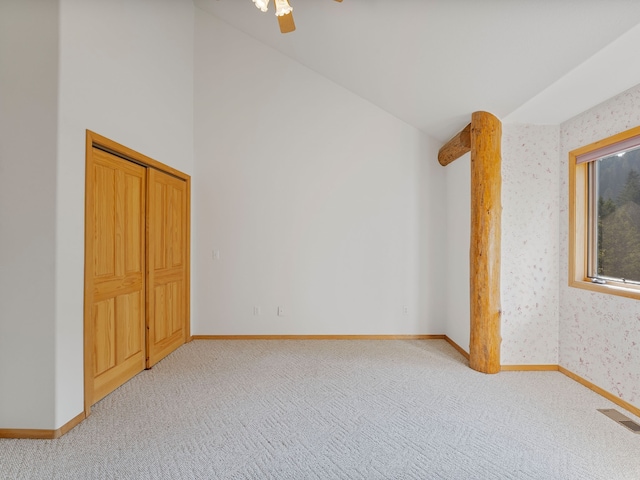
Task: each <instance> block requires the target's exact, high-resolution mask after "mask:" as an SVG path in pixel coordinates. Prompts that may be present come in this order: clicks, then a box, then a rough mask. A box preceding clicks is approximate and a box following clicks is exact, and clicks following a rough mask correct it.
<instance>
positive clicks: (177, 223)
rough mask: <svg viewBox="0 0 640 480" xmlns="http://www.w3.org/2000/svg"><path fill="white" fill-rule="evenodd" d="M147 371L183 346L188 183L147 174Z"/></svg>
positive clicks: (164, 175) (185, 332)
mask: <svg viewBox="0 0 640 480" xmlns="http://www.w3.org/2000/svg"><path fill="white" fill-rule="evenodd" d="M147 184H148V198H147V204H148V209H149V211H148V216H147V219H148V225H147V228H148V236H147V261H148V278H147V280H148V288H147V368H150V367H151V366H153V365H154V364H155V363H157V362H158V361H160V360H161V359H162V358H164V357H165V356H167V355H168V354H169V353H171V352H172V351H174V350H175V349H176V348H178V347H179V346H181V345H182V344H184V343H185V341H186V339H187V338H186V337H187V332H188V328H187V327H188V325H187V322H188V321H189V319H188V310H187V308H186V303H187V302H186V288H187V287H186V285H187V274H188V268H187V259H188V254H187V249H186V248H187V238H188V235H187V231H188V225H189V222H188V218H187V217H188V207H187V205H188V199H187V195H188V192H187V183H186V182H185V181H184V180H181V179H178V178H176V177H174V176H172V175H168V174H166V173H163V172H160V171H158V170H154V169H152V168H150V169H148V172H147Z"/></svg>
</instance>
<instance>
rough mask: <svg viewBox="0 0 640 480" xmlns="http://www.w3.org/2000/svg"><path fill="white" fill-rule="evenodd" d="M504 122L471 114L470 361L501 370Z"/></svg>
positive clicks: (474, 366) (485, 368)
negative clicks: (502, 149) (501, 198)
mask: <svg viewBox="0 0 640 480" xmlns="http://www.w3.org/2000/svg"><path fill="white" fill-rule="evenodd" d="M501 143H502V124H501V123H500V120H498V119H497V118H496V117H495V116H493V115H491V114H490V113H487V112H474V113H473V115H472V116H471V247H470V250H469V257H470V258H469V261H470V274H471V276H470V282H471V285H470V293H471V302H470V303H471V305H470V306H471V337H470V344H469V366H470V367H471V368H472V369H474V370H477V371H479V372H483V373H498V372H499V371H500V343H501V341H502V338H501V335H500V313H501V312H500V219H501V214H502V203H501V200H500V193H501V190H502V188H501V187H502V174H501V163H502V162H501V159H502V157H501Z"/></svg>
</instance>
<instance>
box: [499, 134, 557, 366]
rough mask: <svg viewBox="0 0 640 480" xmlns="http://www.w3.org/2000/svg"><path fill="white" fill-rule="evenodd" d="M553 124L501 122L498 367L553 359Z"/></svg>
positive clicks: (555, 138) (554, 322)
mask: <svg viewBox="0 0 640 480" xmlns="http://www.w3.org/2000/svg"><path fill="white" fill-rule="evenodd" d="M558 194H559V162H558V127H557V126H536V125H508V124H506V125H504V126H503V138H502V205H503V211H502V275H501V279H500V283H501V303H502V338H503V342H502V352H501V362H502V364H503V365H518V364H557V363H558V304H559V300H558V227H559V221H558V215H559V213H558V211H559V209H558V201H559V196H558Z"/></svg>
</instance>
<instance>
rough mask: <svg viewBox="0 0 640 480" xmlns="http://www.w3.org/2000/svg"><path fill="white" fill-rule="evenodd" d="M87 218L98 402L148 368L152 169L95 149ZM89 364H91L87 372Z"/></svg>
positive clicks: (94, 375) (95, 388) (95, 385)
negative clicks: (148, 187) (147, 269)
mask: <svg viewBox="0 0 640 480" xmlns="http://www.w3.org/2000/svg"><path fill="white" fill-rule="evenodd" d="M92 163H93V168H92V171H91V172H89V174H91V175H92V177H93V192H92V197H93V198H92V199H91V200H92V201H91V202H88V203H87V205H88V206H89V207H90V211H88V212H87V217H88V220H90V222H88V223H87V225H86V228H87V229H88V230H89V231H88V232H87V233H88V235H87V236H88V237H89V236H90V240H91V242H90V243H91V244H90V245H89V246H90V247H91V250H92V255H91V261H90V263H89V265H88V267H89V268H88V269H87V270H88V272H87V273H89V275H90V277H91V278H90V280H91V283H92V289H91V292H89V293H90V294H91V295H90V296H91V298H90V300H89V301H90V306H89V310H90V312H89V315H90V321H89V322H88V323H87V324H86V325H85V327H88V328H89V332H86V333H87V334H89V335H90V336H91V337H92V339H93V341H92V344H93V345H92V349H91V350H92V353H93V355H92V357H93V361H92V365H91V366H90V368H91V373H92V375H93V402H94V403H95V402H97V401H98V400H100V399H101V398H103V397H104V396H105V395H106V394H108V393H109V392H111V391H113V390H114V389H115V388H117V387H118V386H120V385H122V384H123V383H124V382H126V381H127V380H129V379H130V378H131V377H133V376H134V375H136V374H137V373H139V372H140V371H142V370H143V369H144V366H145V344H144V342H145V203H146V173H147V172H146V169H145V168H144V167H141V166H140V165H136V164H135V163H131V162H127V161H126V160H123V159H121V158H118V157H116V156H115V155H111V154H109V153H107V152H103V151H101V150H98V149H96V148H94V149H93V162H92ZM86 367H87V366H86V365H85V368H86Z"/></svg>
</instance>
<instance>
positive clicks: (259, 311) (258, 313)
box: [253, 306, 262, 317]
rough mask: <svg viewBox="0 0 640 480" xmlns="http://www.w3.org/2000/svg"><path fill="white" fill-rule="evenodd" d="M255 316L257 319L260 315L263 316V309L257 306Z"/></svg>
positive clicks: (254, 310) (254, 311) (254, 308)
mask: <svg viewBox="0 0 640 480" xmlns="http://www.w3.org/2000/svg"><path fill="white" fill-rule="evenodd" d="M253 314H254V315H255V316H256V317H257V316H259V315H262V308H260V307H258V306H255V307H253Z"/></svg>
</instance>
